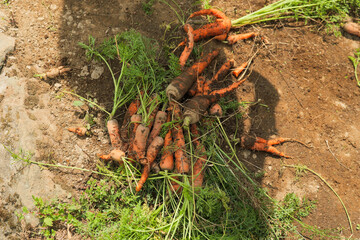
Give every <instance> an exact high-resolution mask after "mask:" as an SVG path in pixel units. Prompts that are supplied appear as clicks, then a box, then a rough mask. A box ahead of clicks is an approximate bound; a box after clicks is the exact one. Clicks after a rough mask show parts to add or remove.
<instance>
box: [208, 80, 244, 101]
mask: <svg viewBox="0 0 360 240" xmlns="http://www.w3.org/2000/svg"><path fill="white" fill-rule="evenodd" d="M245 81H246V78H245V79H243V80H241V81H237V82H234V83H232V84H231V85H230V86H228V87H226V88H222V89H219V90H214V91H212V92H211V93H210V94H209V97H210V99H211V100H212V102H215V101H216V99H219V98H221V97H224V96H225V95H226V94H228V93H229V92H231V91H233V90H235V89H236V88H237V87H239V86H240V85H241V84H242V83H243V82H245ZM214 97H215V98H214ZM214 100H215V101H214Z"/></svg>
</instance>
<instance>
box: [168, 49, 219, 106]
mask: <svg viewBox="0 0 360 240" xmlns="http://www.w3.org/2000/svg"><path fill="white" fill-rule="evenodd" d="M218 54H219V50H214V51H212V52H211V53H209V54H208V55H206V56H204V57H203V58H201V59H200V60H199V61H198V62H196V63H195V64H194V65H192V66H191V67H189V68H188V69H186V70H185V71H184V72H182V73H181V74H180V75H179V76H178V77H176V78H174V79H173V80H172V81H171V83H170V84H169V86H168V87H167V88H166V95H167V96H168V98H169V99H174V100H180V98H182V97H183V96H184V95H185V93H186V92H187V91H188V90H189V89H190V88H191V86H192V85H193V84H194V82H195V80H196V78H197V76H198V75H199V74H201V73H202V72H203V71H204V69H205V68H206V67H207V66H208V65H209V64H210V62H211V61H212V60H213V59H214V58H215V57H216V56H217V55H218Z"/></svg>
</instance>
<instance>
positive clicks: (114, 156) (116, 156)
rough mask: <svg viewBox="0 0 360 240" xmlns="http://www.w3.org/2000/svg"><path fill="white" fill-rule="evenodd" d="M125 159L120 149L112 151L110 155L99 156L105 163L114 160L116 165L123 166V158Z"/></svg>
mask: <svg viewBox="0 0 360 240" xmlns="http://www.w3.org/2000/svg"><path fill="white" fill-rule="evenodd" d="M124 157H125V153H124V152H123V151H121V150H120V149H114V150H112V151H111V152H110V154H106V155H99V158H100V159H102V160H105V161H109V160H114V161H115V162H117V163H118V164H123V163H124V162H123V158H124Z"/></svg>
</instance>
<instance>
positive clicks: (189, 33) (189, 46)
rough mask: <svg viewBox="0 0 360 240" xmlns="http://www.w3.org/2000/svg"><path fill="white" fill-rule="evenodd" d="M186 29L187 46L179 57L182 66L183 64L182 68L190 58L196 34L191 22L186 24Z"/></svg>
mask: <svg viewBox="0 0 360 240" xmlns="http://www.w3.org/2000/svg"><path fill="white" fill-rule="evenodd" d="M184 30H185V32H186V33H187V41H186V45H185V48H184V50H183V52H182V53H181V55H180V58H179V61H180V66H181V69H182V70H183V69H184V67H185V64H186V61H187V60H188V58H189V56H190V54H191V52H192V50H193V48H194V35H193V31H194V29H193V28H192V27H191V26H190V24H186V25H185V26H184Z"/></svg>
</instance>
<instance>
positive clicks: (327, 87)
mask: <svg viewBox="0 0 360 240" xmlns="http://www.w3.org/2000/svg"><path fill="white" fill-rule="evenodd" d="M142 2H143V1H141V0H133V1H121V0H107V1H105V0H85V1H77V0H51V1H50V0H41V1H40V0H33V1H31V2H29V1H17V0H13V1H10V4H9V5H7V6H6V5H4V4H1V5H0V11H1V12H2V13H4V17H3V18H2V19H0V23H1V24H0V28H1V31H2V32H4V33H5V34H7V35H10V36H13V37H15V38H16V50H15V51H14V52H13V53H12V54H11V55H9V56H8V58H7V62H6V66H5V68H4V69H3V73H2V75H1V76H2V79H0V84H2V83H1V82H3V81H7V82H11V84H10V83H9V84H8V85H6V89H5V90H1V92H0V106H1V107H0V117H1V124H0V127H1V134H0V137H1V139H2V141H1V143H3V144H5V145H7V146H12V147H14V148H23V149H26V150H30V151H33V152H34V153H35V157H34V160H36V161H41V162H55V163H61V164H66V165H69V166H76V167H84V168H93V167H94V166H95V164H96V162H95V159H96V157H95V156H96V155H95V154H96V153H99V152H106V151H107V150H109V142H108V140H107V135H106V132H105V131H104V123H103V120H104V115H102V114H101V113H100V112H97V111H93V110H91V109H88V108H87V107H86V106H82V107H75V106H73V105H72V102H73V101H74V100H76V98H74V97H72V96H71V95H63V94H62V93H61V90H73V91H76V92H77V93H79V94H80V95H82V96H87V97H91V98H96V99H97V101H98V102H99V103H101V104H102V105H104V106H105V107H108V108H110V107H111V98H112V81H111V79H110V78H109V74H108V72H107V69H106V68H105V66H103V65H102V64H100V63H97V62H93V61H88V60H87V59H86V57H85V54H84V50H83V49H81V48H80V47H79V46H78V42H85V43H86V42H87V39H88V36H89V35H92V36H94V37H96V38H97V39H98V40H99V41H101V40H102V39H104V38H107V37H111V36H113V35H114V34H117V33H120V32H122V31H125V30H129V29H131V28H133V29H135V30H137V31H139V32H141V33H142V34H144V35H145V36H147V37H151V38H154V39H156V40H158V41H159V43H160V44H161V45H164V44H176V43H178V42H180V38H178V39H177V38H173V39H172V40H171V41H164V40H166V39H169V37H170V36H172V37H173V36H175V37H176V36H180V37H183V35H184V33H183V31H182V30H181V28H179V26H180V21H179V20H178V18H177V16H176V14H175V13H174V12H173V11H172V10H171V9H170V8H169V7H168V6H167V5H165V4H162V3H160V2H158V1H156V3H155V4H154V6H153V14H151V15H148V14H146V13H145V12H144V11H143V9H142ZM178 2H179V6H180V7H181V9H182V10H183V11H184V14H185V18H187V17H188V16H189V13H190V12H191V11H193V10H196V9H199V8H200V6H199V5H194V4H193V1H190V0H188V1H178ZM265 4H266V1H262V0H250V1H235V0H228V1H223V0H215V1H212V2H211V5H212V6H214V7H218V8H220V9H222V10H223V11H224V12H225V13H226V14H227V15H228V16H229V17H230V18H232V19H235V18H238V17H240V16H242V15H244V14H246V11H247V10H251V11H253V10H256V9H258V8H261V7H262V6H264V5H265ZM174 7H175V6H174ZM167 26H170V27H171V28H170V31H167V32H165V29H166V28H167ZM249 31H256V32H259V33H261V35H262V36H265V37H266V38H267V39H268V44H264V43H263V42H261V41H259V40H258V39H255V40H247V41H244V42H240V43H237V44H235V45H233V46H229V45H227V44H224V43H216V42H214V41H212V42H210V43H205V42H204V43H203V44H204V49H213V48H214V47H221V55H220V57H219V58H218V59H217V60H216V61H215V63H214V64H213V65H212V66H211V67H212V68H213V69H214V68H215V67H216V66H219V65H220V64H222V63H223V62H224V60H225V59H230V58H234V59H235V60H236V63H237V64H241V63H242V62H245V61H247V60H248V59H249V58H250V57H252V56H254V54H255V53H256V55H255V56H254V59H253V63H252V66H251V69H250V71H251V74H250V76H249V78H248V81H247V82H246V84H244V85H243V86H242V87H241V88H239V89H238V91H237V94H236V96H237V98H238V99H239V100H240V101H244V100H245V101H253V102H257V101H259V103H258V104H256V105H254V106H252V107H251V108H250V109H249V110H248V112H247V117H246V118H245V119H246V120H244V125H243V126H244V127H243V128H244V129H241V131H240V134H250V135H253V136H259V137H262V138H267V139H269V138H273V137H275V136H281V137H286V138H294V139H297V140H300V141H302V142H304V143H305V144H307V145H309V146H311V148H307V147H305V146H304V145H301V144H299V143H284V144H282V145H281V146H278V149H279V150H281V151H284V152H285V153H286V154H288V155H290V156H292V157H293V158H292V159H282V158H278V157H274V156H271V155H269V154H267V153H262V152H250V151H248V150H244V149H241V148H240V146H239V148H238V155H239V156H240V158H241V159H242V160H243V161H244V163H245V164H246V165H247V166H248V168H249V169H250V170H251V171H253V172H261V171H264V176H263V177H262V178H261V179H258V180H259V181H260V182H261V184H262V185H263V187H266V188H267V189H268V190H269V192H270V194H271V195H272V196H273V197H274V198H276V199H279V200H281V199H283V198H284V196H285V195H286V194H287V193H291V192H294V193H296V194H297V195H299V196H301V197H302V196H305V197H308V198H310V199H311V200H316V201H317V208H316V210H315V211H314V212H313V213H312V214H311V215H310V217H308V218H306V219H305V222H306V223H309V224H311V225H316V226H319V227H320V228H322V229H336V230H337V231H338V232H339V234H340V235H342V236H346V237H348V236H349V235H350V231H349V223H348V220H347V218H346V215H345V212H344V209H343V208H342V206H341V204H340V202H339V200H338V199H337V198H336V196H335V195H334V193H333V192H332V191H331V190H330V189H329V188H328V187H327V186H326V184H325V183H324V182H323V181H322V180H321V179H319V177H317V176H315V175H313V174H311V173H308V174H305V175H302V176H298V175H297V174H296V172H295V169H293V168H290V167H286V166H285V165H300V164H301V165H306V166H307V167H308V168H310V169H312V170H314V171H315V172H317V173H318V174H320V175H321V176H322V177H323V178H324V179H325V180H326V181H327V183H329V184H330V185H331V186H332V187H333V188H334V190H335V191H336V192H337V193H338V194H339V196H340V197H341V199H342V200H343V202H344V204H345V205H346V207H347V210H348V212H349V214H350V217H351V220H352V223H353V228H354V229H356V225H357V224H360V211H359V209H360V201H358V199H359V197H360V191H359V190H358V188H357V186H358V184H360V179H359V177H358V176H357V172H358V171H359V168H360V161H359V150H360V125H359V124H358V123H357V119H359V117H360V116H359V115H360V89H359V88H358V87H357V86H356V81H355V78H354V70H353V67H352V64H351V62H350V61H349V60H348V56H350V55H353V52H354V51H355V49H356V48H359V47H360V39H359V38H356V37H352V36H350V35H348V34H346V33H343V36H342V37H335V36H333V35H331V34H327V33H325V32H324V29H322V27H320V26H318V25H311V24H310V25H304V24H303V23H301V22H276V23H269V24H267V25H261V26H251V27H245V28H241V29H234V30H232V32H234V33H236V32H249ZM60 65H66V66H69V67H71V68H72V71H71V72H70V73H69V74H67V75H65V76H62V77H59V78H56V79H55V80H46V81H45V80H40V79H38V78H34V77H33V76H34V74H37V73H42V72H45V71H47V70H48V69H50V68H52V67H56V66H60ZM211 71H213V70H211ZM86 113H88V114H93V115H94V117H95V119H96V120H97V123H98V124H97V126H96V127H95V128H94V129H93V132H94V135H93V136H92V137H90V138H78V137H76V136H74V135H73V134H71V133H69V132H67V130H66V128H67V127H69V126H74V125H80V124H84V120H83V118H84V116H85V114H86ZM119 118H121V112H120V113H119ZM231 121H232V120H229V121H228V122H226V126H227V130H228V132H229V133H230V134H231V131H234V129H232V126H234V124H233V123H232V122H231ZM240 134H239V136H234V138H239V137H241V135H240ZM1 153H2V154H4V156H5V155H6V154H7V153H5V152H3V151H2V152H1ZM29 169H31V168H29V167H18V168H16V170H14V171H13V172H11V171H10V173H11V174H10V173H9V176H8V175H7V174H5V175H4V174H2V177H1V178H0V184H1V189H2V190H1V195H0V200H1V201H0V213H1V214H0V219H1V220H2V221H1V222H2V223H0V225H1V229H2V230H3V232H4V233H3V234H4V236H5V237H6V238H8V239H11V238H13V239H24V238H25V237H26V236H27V234H28V232H27V229H30V228H31V226H27V227H26V224H25V225H24V223H22V224H21V223H19V222H17V220H16V218H15V217H14V216H13V212H14V211H16V210H19V209H21V207H22V206H23V205H25V206H29V207H31V206H32V205H31V204H32V203H31V201H30V200H31V195H37V194H38V195H41V194H43V190H44V189H45V190H44V191H46V189H51V190H49V191H51V192H61V193H62V195H61V194H60V195H61V196H65V197H67V196H68V193H69V192H70V193H73V194H76V192H77V191H80V190H81V188H82V186H83V184H84V183H85V182H86V181H87V179H88V178H89V177H90V175H89V174H87V173H84V172H81V171H74V170H62V169H56V170H51V171H49V170H43V171H47V175H46V177H45V178H44V180H42V181H46V182H49V184H45V185H42V184H39V185H37V184H35V183H34V185H32V186H31V187H26V186H25V187H24V186H23V185H22V184H20V183H21V181H22V180H21V178H22V177H21V176H23V178H24V176H26V177H27V180H23V181H25V182H26V181H29V180H28V179H30V178H37V177H38V176H40V175H41V174H40V172H43V171H40V170H36V169H34V171H39V175H37V174H33V175H31V174H30V173H29ZM41 176H42V175H41ZM5 178H7V179H5ZM49 179H51V181H50V180H49ZM50 184H53V185H52V186H51V187H49V186H50ZM37 186H38V187H37ZM25 192H27V194H28V196H25V195H24V194H25ZM29 192H30V193H29ZM16 194H17V195H16ZM46 196H48V197H49V198H51V197H53V195H46ZM29 199H30V200H29ZM32 224H33V226H32V227H34V226H36V221H35V222H32ZM30 225H31V224H30ZM353 238H354V239H357V238H360V233H359V231H356V230H355V232H354V235H353Z"/></svg>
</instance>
